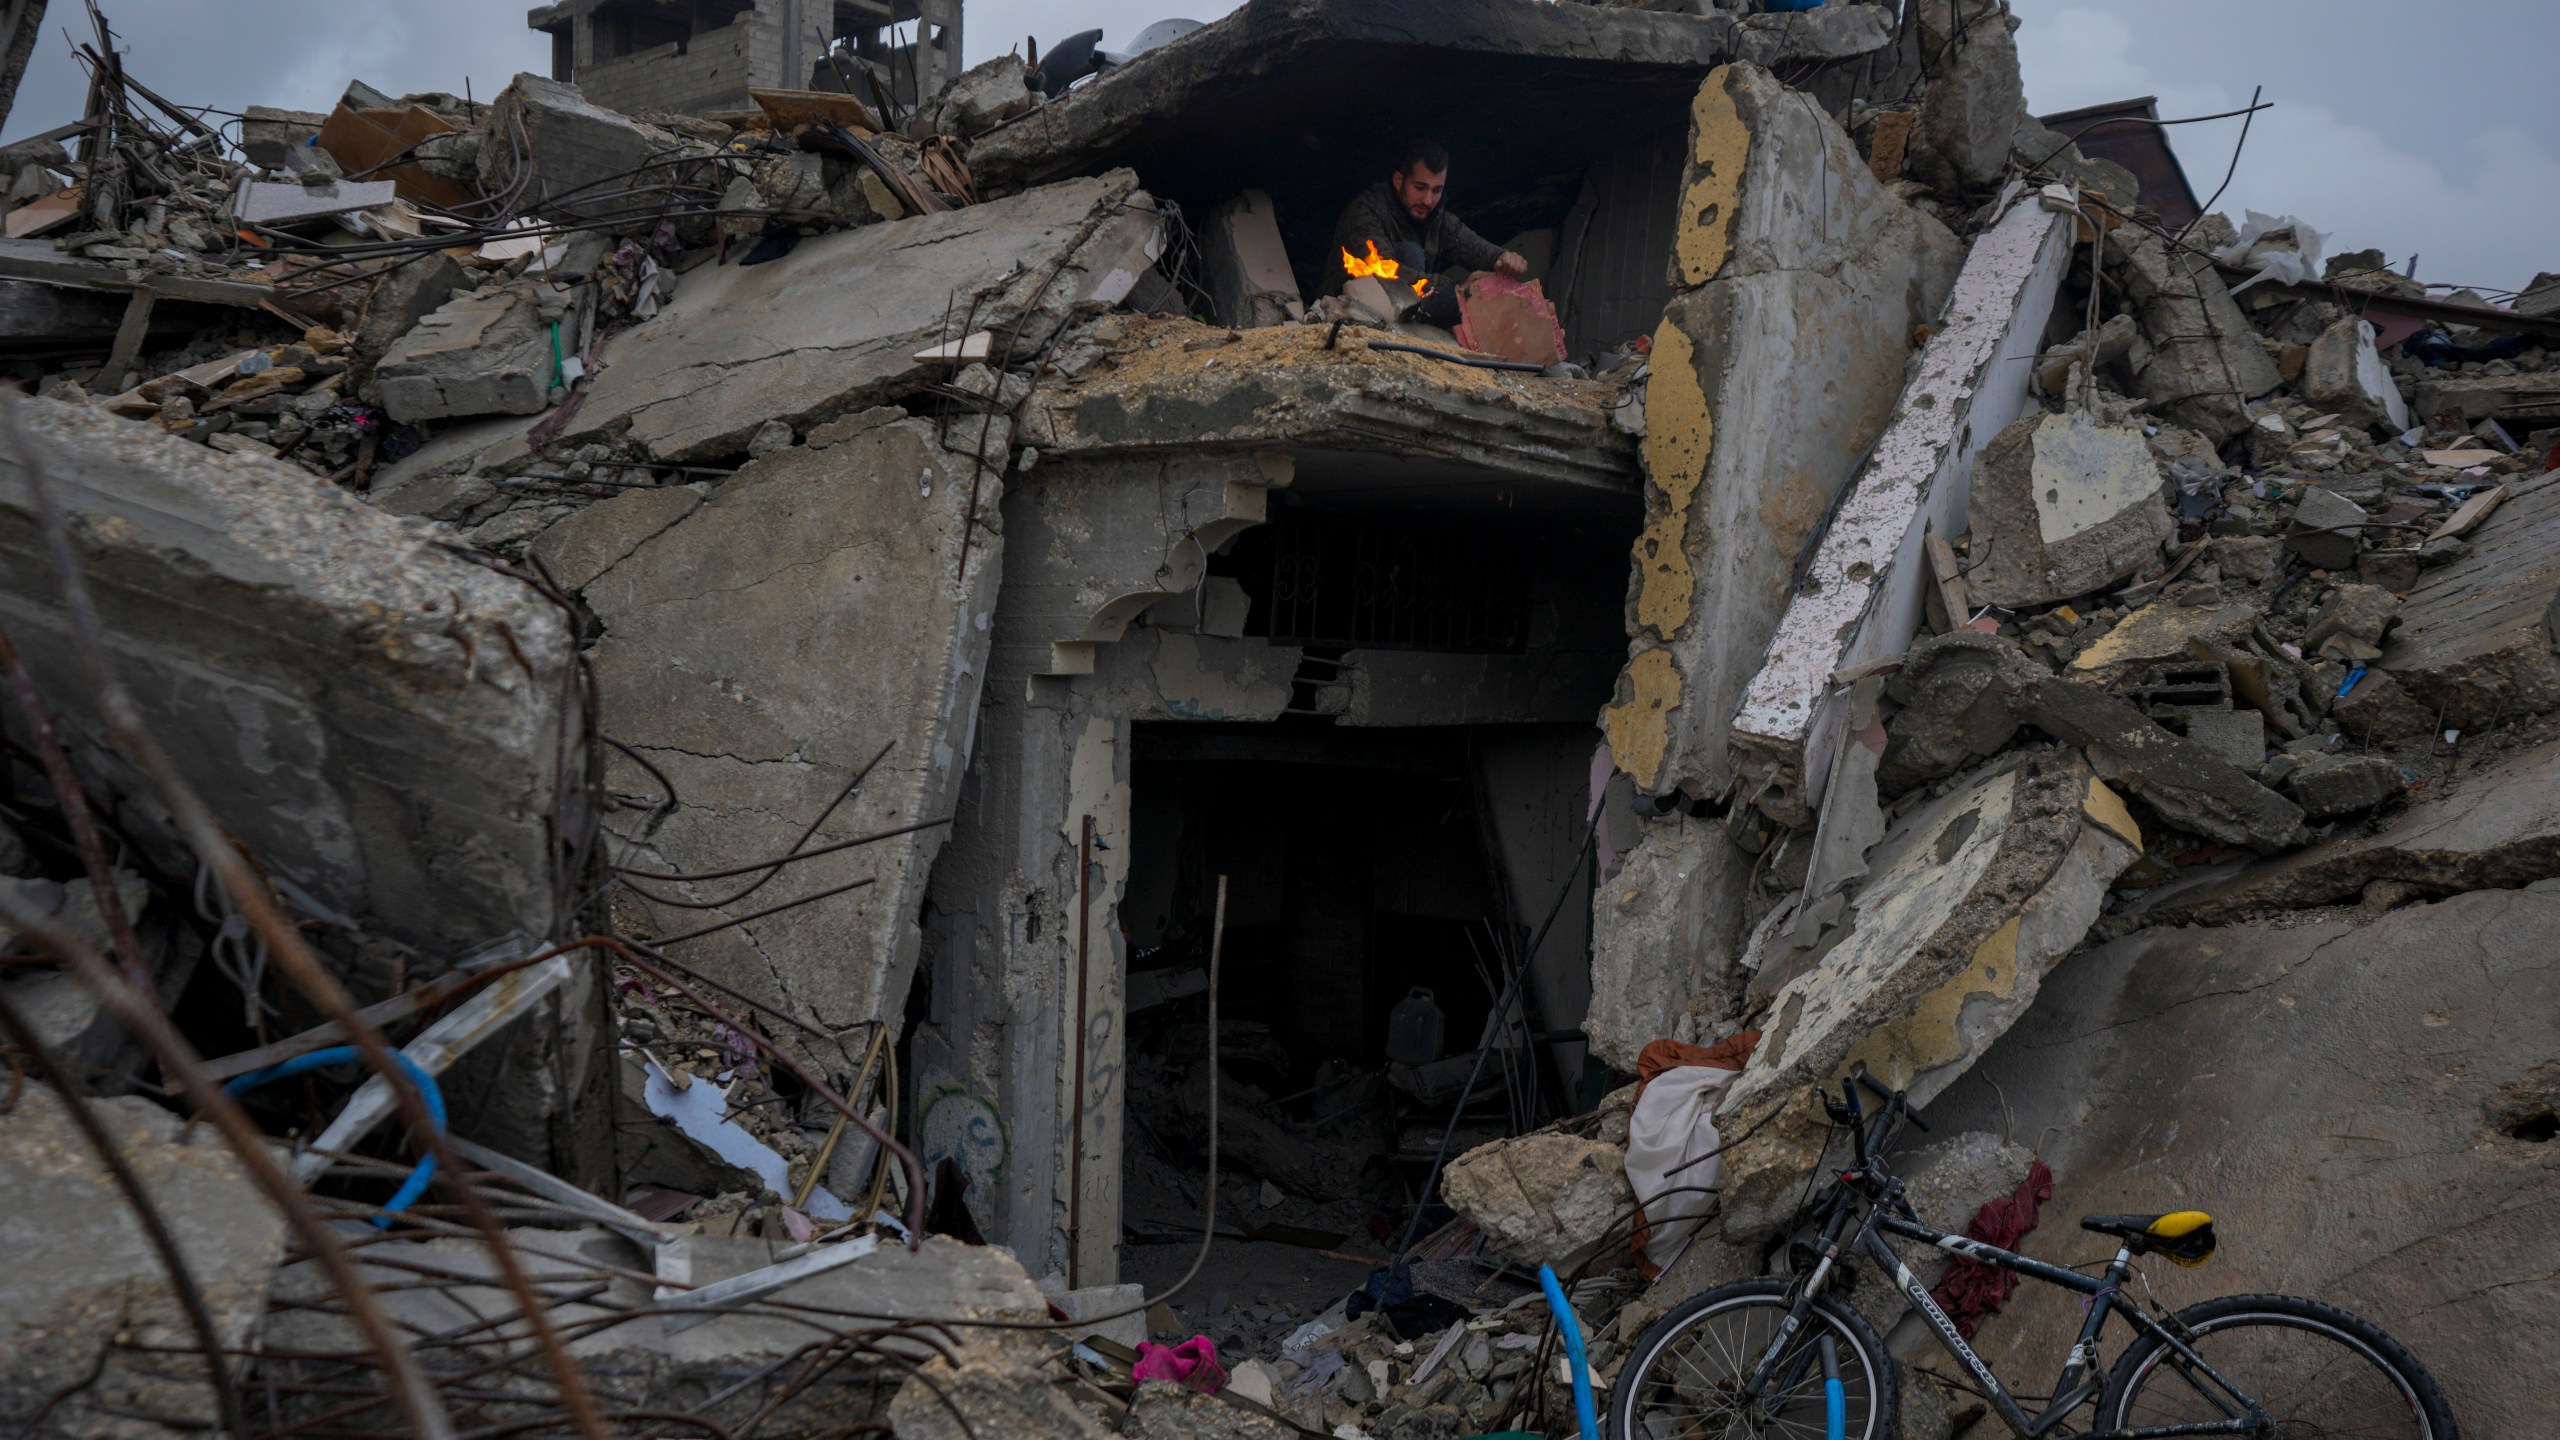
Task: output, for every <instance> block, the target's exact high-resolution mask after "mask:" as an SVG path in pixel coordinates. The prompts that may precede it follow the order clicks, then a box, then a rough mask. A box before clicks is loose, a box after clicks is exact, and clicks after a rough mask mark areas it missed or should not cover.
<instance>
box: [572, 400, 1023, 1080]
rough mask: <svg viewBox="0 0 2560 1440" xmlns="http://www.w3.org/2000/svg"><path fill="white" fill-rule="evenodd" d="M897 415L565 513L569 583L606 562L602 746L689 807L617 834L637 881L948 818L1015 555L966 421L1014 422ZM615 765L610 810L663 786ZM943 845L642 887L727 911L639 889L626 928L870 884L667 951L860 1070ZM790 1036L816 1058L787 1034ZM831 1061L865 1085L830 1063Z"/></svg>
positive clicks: (895, 1002)
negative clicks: (935, 420) (810, 1027)
mask: <svg viewBox="0 0 2560 1440" xmlns="http://www.w3.org/2000/svg"><path fill="white" fill-rule="evenodd" d="M895 415H896V412H894V411H887V412H882V414H881V417H880V418H881V420H882V422H883V423H877V424H875V425H873V426H872V427H871V428H868V429H862V430H859V431H858V432H857V433H854V434H851V435H845V436H841V437H839V436H838V435H835V434H828V433H823V432H822V433H820V434H817V435H813V436H811V437H810V438H809V440H808V442H807V443H805V444H800V445H794V446H790V447H788V448H785V449H782V450H779V451H776V452H773V453H771V454H768V455H766V456H765V457H764V458H762V459H759V460H752V461H749V462H748V463H747V464H746V465H745V466H743V467H741V468H740V469H739V471H738V472H737V473H736V474H735V475H733V476H731V477H730V478H729V479H727V480H726V481H725V482H724V483H722V484H721V485H720V486H719V487H718V488H717V489H716V490H714V491H713V492H712V493H711V494H710V495H709V496H708V497H707V498H702V497H693V498H690V499H689V498H688V496H689V495H690V492H687V491H682V490H678V491H671V492H657V491H632V492H628V493H626V494H625V495H624V496H622V497H620V498H618V499H616V500H611V501H607V502H605V503H604V504H602V505H599V506H597V507H594V508H593V509H590V510H587V511H585V512H583V513H582V514H581V515H580V516H578V517H577V518H576V519H575V520H573V521H570V522H564V524H571V525H575V526H577V527H578V528H577V530H576V531H575V532H573V533H572V535H571V537H570V539H569V540H564V541H561V542H559V545H558V547H557V550H556V552H555V553H562V554H564V555H565V554H567V553H568V551H569V549H570V541H574V542H575V543H576V545H577V546H579V547H581V553H583V554H584V555H586V556H589V557H591V558H586V559H579V560H577V561H576V566H577V568H580V569H593V570H594V571H595V573H594V574H593V575H592V576H591V577H590V578H588V579H587V580H586V581H585V585H584V595H585V599H586V603H587V605H588V607H589V608H590V609H591V610H593V611H594V613H595V615H596V618H597V619H598V620H599V621H601V622H602V624H603V627H604V636H603V638H602V639H601V640H600V641H598V642H597V644H596V647H595V667H596V681H597V688H598V690H599V692H600V694H601V697H602V703H603V706H604V713H605V730H606V733H608V734H609V735H611V736H612V737H613V739H614V740H615V741H617V742H619V744H620V745H621V746H628V747H630V749H631V750H632V751H636V752H638V754H639V755H640V756H642V757H645V758H646V759H647V761H648V762H649V764H651V765H653V766H655V767H656V769H657V770H658V772H660V773H661V774H663V775H664V776H665V778H666V780H667V781H668V782H669V783H670V784H671V785H672V787H673V789H674V792H675V793H674V795H673V796H672V797H668V798H669V799H670V800H671V801H672V803H673V808H672V809H671V810H670V811H668V812H666V813H664V814H655V815H651V816H650V817H649V819H648V820H647V823H645V824H643V825H638V826H621V827H617V828H618V829H620V830H621V831H622V832H623V833H622V838H623V840H624V841H625V843H626V845H627V846H628V847H629V848H628V850H627V851H626V853H625V855H624V857H623V863H624V864H626V865H630V866H633V867H636V868H640V869H645V870H655V871H674V872H694V871H704V870H721V869H727V868H730V867H733V866H737V865H741V864H745V863H748V862H751V861H754V860H758V859H764V858H769V857H778V856H782V855H785V854H787V853H790V852H791V851H792V848H793V846H794V844H795V842H798V841H800V840H801V839H802V838H803V835H804V832H808V833H807V834H806V841H807V844H808V845H809V846H811V847H819V846H824V845H827V844H829V843H832V842H835V841H840V840H847V839H851V838H854V837H856V836H859V835H865V834H870V833H874V832H878V831H884V830H893V829H898V828H900V827H905V826H912V825H917V824H920V823H923V822H928V821H935V820H941V819H944V818H946V817H948V816H949V815H950V813H951V805H952V801H953V798H954V796H955V795H956V793H957V791H958V788H959V784H960V776H961V773H962V771H963V769H964V768H965V767H966V766H967V764H968V761H969V755H970V748H971V741H972V738H973V734H974V731H975V727H976V723H977V706H978V692H979V686H980V684H981V682H982V681H983V678H984V676H985V674H986V654H987V648H986V647H987V637H988V631H989V626H990V624H991V623H992V611H993V609H994V605H995V593H994V592H995V578H996V575H997V574H998V572H999V569H1000V567H1001V565H1002V563H1003V555H1004V548H1005V547H1004V537H1003V529H1002V526H1001V524H1000V523H999V522H998V521H997V518H996V517H997V506H998V503H999V501H1000V500H1001V498H1002V495H1003V482H1002V480H1001V478H1000V476H999V474H997V473H981V472H980V470H979V467H978V464H977V459H976V452H977V449H978V445H979V440H978V436H977V427H978V426H979V425H986V426H989V427H991V429H992V432H993V433H992V434H991V435H990V436H989V437H988V438H987V440H986V442H985V443H986V448H987V449H988V450H989V452H990V453H993V454H995V455H997V456H1002V455H1004V454H1005V446H1006V436H1005V429H1006V423H1005V422H1004V421H1003V420H1001V419H990V420H971V421H969V422H967V423H966V424H961V425H955V426H954V427H953V429H952V431H951V432H950V433H949V435H948V436H945V435H944V434H942V433H939V431H938V429H937V427H936V426H934V425H932V424H930V423H928V422H925V421H921V420H903V419H896V418H893V417H894V416H895ZM842 428H850V427H842ZM998 463H999V465H1000V464H1001V461H999V462H998ZM973 504H974V505H975V506H977V507H978V522H977V524H976V526H975V527H974V534H973V533H972V527H971V526H970V525H969V522H968V516H969V514H970V508H971V506H972V505H973ZM551 538H552V537H550V536H545V537H544V541H545V542H549V541H550V540H551ZM538 543H541V542H538ZM964 553H965V555H966V564H965V567H964V564H963V555H964ZM875 760H876V761H877V767H876V768H873V769H871V770H870V773H869V774H868V776H867V777H865V778H863V779H862V781H861V783H860V785H859V787H858V788H857V789H855V790H854V793H853V794H852V795H851V796H850V798H846V799H844V800H843V803H841V804H835V805H834V806H833V808H832V809H830V805H831V802H834V801H836V800H837V799H838V797H839V796H842V795H843V794H844V792H845V791H846V789H847V787H848V786H849V785H851V784H852V783H853V781H854V780H855V778H856V776H857V775H860V774H861V773H862V772H863V771H864V769H865V768H866V767H869V766H872V765H873V762H874V761H875ZM608 773H609V777H610V782H611V788H612V789H613V790H614V791H616V792H617V793H628V794H632V795H642V796H650V795H656V794H657V793H658V790H659V787H658V782H657V780H656V778H655V777H654V776H652V775H651V774H649V773H648V772H647V771H645V770H644V769H642V768H641V767H640V766H639V765H638V764H636V763H634V761H633V760H632V758H631V757H630V756H629V755H627V754H624V753H621V752H619V751H617V754H616V755H615V756H614V758H613V760H612V761H611V764H610V769H609V772H608ZM822 816H823V817H824V819H823V823H821V817H822ZM812 825H815V826H816V829H815V830H814V831H813V832H811V831H809V827H811V826H812ZM946 833H947V832H946V831H944V830H942V829H939V828H928V829H925V830H922V831H920V832H918V833H915V834H912V835H906V836H901V837H898V838H895V839H891V840H886V841H883V842H880V843H878V844H875V845H870V846H865V847H861V848H856V849H851V850H845V851H840V852H838V853H835V854H832V855H827V856H822V857H819V858H815V859H811V860H808V861H805V862H802V863H798V864H795V865H792V866H791V867H789V868H788V869H787V870H784V871H782V872H780V873H778V874H777V875H775V876H774V877H773V883H772V884H771V885H770V886H764V887H755V888H753V889H752V890H750V891H749V892H748V893H745V894H740V893H739V892H740V891H741V890H742V889H745V888H746V887H747V884H748V882H746V881H741V880H738V879H735V878H724V879H714V880H709V881H704V882H701V883H699V884H686V883H681V882H667V883H664V884H652V885H650V886H649V888H650V889H653V890H656V891H658V892H660V893H662V894H665V895H668V896H670V897H672V898H675V899H680V900H685V901H688V902H692V903H693V904H694V905H696V906H700V905H703V904H705V903H706V902H713V901H726V902H727V903H721V904H713V905H711V906H710V908H707V909H705V908H676V907H672V906H661V905H657V904H653V903H651V902H649V901H647V900H645V899H641V898H637V897H634V898H631V899H629V900H628V901H627V902H625V903H627V904H629V905H630V906H631V919H632V921H633V923H632V925H631V927H630V928H631V929H632V931H633V932H634V933H638V934H644V935H656V936H669V935H675V934H679V933H682V932H687V931H692V930H695V929H699V928H701V927H704V926H707V925H714V924H718V923H720V922H723V921H728V920H734V919H739V918H740V917H743V916H746V915H749V914H751V913H753V912H755V911H758V910H762V909H765V908H767V907H769V906H772V905H774V904H777V903H779V902H782V901H786V900H790V899H793V898H796V897H803V896H811V895H817V894H820V893H822V892H825V891H828V890H831V889H834V888H836V887H840V886H845V885H850V884H854V883H856V882H859V881H863V880H869V881H871V882H872V883H871V884H870V885H868V886H867V887H865V888H861V889H855V890H852V891H850V892H848V893H845V894H842V895H837V896H834V897H831V898H827V899H822V900H817V901H814V902H812V903H810V904H806V905H801V906H798V907H796V908H792V909H788V910H784V911H782V912H780V913H778V914H774V915H771V916H768V917H766V918H763V919H758V920H749V921H745V922H744V923H741V924H738V925H736V926H734V927H733V928H730V929H726V930H722V931H720V932H718V933H717V934H713V935H709V936H706V937H704V938H703V939H702V940H700V941H693V942H687V943H686V944H685V945H684V946H683V947H682V948H681V949H680V950H679V951H678V953H679V955H680V956H681V957H682V958H683V959H685V960H686V961H687V963H689V964H692V965H695V966H697V967H699V968H701V969H703V970H705V971H706V972H707V973H709V974H712V975H714V976H716V977H718V978H719V979H721V980H722V981H724V982H726V983H728V984H731V985H734V986H737V987H738V988H739V989H741V990H743V991H745V992H746V993H748V994H750V995H753V996H755V997H756V998H757V999H758V1000H760V1001H763V1002H765V1003H767V1004H771V1005H775V1006H778V1007H780V1008H781V1009H783V1010H785V1011H786V1012H787V1013H790V1014H792V1015H796V1016H801V1017H805V1018H807V1019H809V1020H811V1021H813V1022H815V1023H817V1024H819V1025H822V1026H824V1027H825V1028H826V1029H827V1030H828V1031H830V1032H834V1033H837V1034H850V1035H852V1036H853V1037H854V1039H853V1040H852V1042H850V1043H852V1044H853V1046H854V1049H855V1051H856V1053H857V1054H858V1052H859V1049H860V1045H861V1043H863V1042H864V1041H866V1040H867V1038H868V1034H867V1030H866V1029H865V1028H863V1027H866V1026H868V1025H870V1024H874V1023H878V1022H882V1021H885V1020H891V1019H894V1018H895V1017H896V1016H897V1015H898V1014H899V1013H900V1010H901V1007H902V1006H903V1005H904V1003H905V1000H906V994H907V986H908V980H909V977H910V976H911V974H912V973H913V966H914V962H915V956H916V947H917V943H918V942H917V931H916V910H917V906H918V904H919V903H920V901H921V899H922V897H923V894H924V886H925V880H926V876H927V873H928V871H929V869H930V867H931V865H932V861H933V857H934V854H935V853H936V852H937V851H938V850H939V849H940V848H941V845H942V842H943V838H944V836H945V834H946ZM751 878H752V877H751ZM776 1038H777V1039H780V1040H783V1041H785V1042H786V1043H791V1044H800V1045H805V1044H809V1043H811V1042H810V1039H809V1037H808V1036H806V1035H804V1034H802V1033H800V1032H798V1031H794V1030H789V1029H785V1030H783V1031H781V1032H779V1033H778V1034H777V1036H776ZM824 1048H825V1047H823V1046H821V1047H820V1049H821V1050H822V1051H823V1050H824ZM817 1058H819V1059H821V1060H822V1062H823V1063H824V1064H825V1065H826V1066H827V1067H828V1068H829V1069H830V1070H834V1069H839V1068H841V1069H845V1070H850V1068H851V1062H850V1061H849V1060H848V1059H846V1058H845V1057H844V1056H842V1055H840V1054H838V1055H829V1054H823V1053H822V1054H820V1055H819V1056H818V1057H817Z"/></svg>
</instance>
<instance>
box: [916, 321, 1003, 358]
mask: <svg viewBox="0 0 2560 1440" xmlns="http://www.w3.org/2000/svg"><path fill="white" fill-rule="evenodd" d="M995 338H996V337H995V335H994V333H993V332H991V331H986V330H973V331H971V332H970V333H968V334H966V335H963V336H961V337H960V338H959V339H957V340H945V341H943V342H942V343H941V344H939V345H927V346H926V347H924V348H923V349H921V350H919V351H917V352H916V354H915V358H916V359H918V360H923V361H927V362H936V361H938V362H940V363H942V364H945V365H966V364H968V363H969V362H970V361H972V360H984V359H986V358H987V356H988V354H989V353H990V352H991V351H992V350H993V348H994V346H995Z"/></svg>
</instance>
